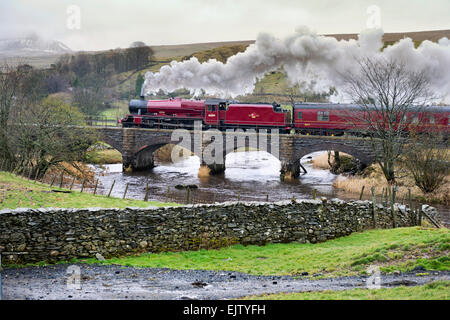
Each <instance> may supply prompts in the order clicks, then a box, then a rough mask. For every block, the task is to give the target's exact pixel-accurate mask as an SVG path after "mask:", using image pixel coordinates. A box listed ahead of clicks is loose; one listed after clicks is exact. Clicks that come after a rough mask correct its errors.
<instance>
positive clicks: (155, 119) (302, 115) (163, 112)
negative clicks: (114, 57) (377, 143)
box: [120, 98, 450, 135]
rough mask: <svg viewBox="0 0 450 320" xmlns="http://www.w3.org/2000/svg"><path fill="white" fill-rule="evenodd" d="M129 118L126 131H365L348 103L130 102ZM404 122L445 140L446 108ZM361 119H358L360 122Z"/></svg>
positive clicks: (418, 113)
mask: <svg viewBox="0 0 450 320" xmlns="http://www.w3.org/2000/svg"><path fill="white" fill-rule="evenodd" d="M129 111H130V114H129V115H127V116H126V117H125V118H123V119H121V120H120V123H121V124H122V126H123V127H125V128H130V127H141V128H160V129H176V128H186V129H192V128H194V122H195V121H201V122H202V125H203V128H204V129H209V128H216V129H219V130H226V129H236V128H239V129H244V130H246V129H256V130H257V131H258V130H260V129H279V131H280V133H289V132H293V131H295V132H296V133H302V134H314V135H342V134H344V133H345V132H348V131H357V130H362V129H365V128H366V126H367V125H366V122H365V121H359V120H357V119H358V117H353V119H356V120H354V121H349V118H351V116H355V115H358V114H360V113H361V112H362V111H361V108H360V107H359V106H357V105H352V104H333V103H295V104H294V106H293V108H292V109H290V110H288V109H285V108H282V107H281V106H280V105H279V104H276V103H272V104H268V103H241V102H238V101H234V100H226V99H207V100H186V99H181V98H175V99H169V100H148V101H147V100H144V99H140V100H138V99H135V100H131V101H130V104H129ZM405 116H406V117H409V118H408V119H407V120H408V121H407V122H408V123H411V124H414V123H417V128H416V129H418V130H419V131H420V130H424V129H425V128H427V127H430V126H431V127H433V128H434V129H437V130H439V131H441V132H444V133H445V134H446V135H448V133H449V131H450V126H449V120H450V106H433V107H428V108H426V111H425V112H423V111H420V110H419V109H417V110H414V109H412V110H411V111H410V112H409V113H408V114H406V115H405ZM360 119H362V117H360Z"/></svg>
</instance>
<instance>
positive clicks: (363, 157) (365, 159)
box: [295, 143, 375, 166]
mask: <svg viewBox="0 0 450 320" xmlns="http://www.w3.org/2000/svg"><path fill="white" fill-rule="evenodd" d="M329 150H331V151H338V152H342V153H346V154H349V155H351V156H352V157H353V158H355V159H357V160H359V161H360V162H361V163H362V164H363V165H364V166H369V165H371V164H372V163H374V162H375V158H374V157H372V156H371V155H369V154H366V153H364V152H362V150H361V149H360V148H355V147H354V146H351V145H346V144H342V143H334V144H333V143H327V144H324V143H318V144H315V145H313V146H308V147H307V148H302V149H300V150H298V151H297V152H296V154H295V162H299V161H300V160H301V159H302V158H303V157H304V156H306V155H308V154H310V153H313V152H318V151H329Z"/></svg>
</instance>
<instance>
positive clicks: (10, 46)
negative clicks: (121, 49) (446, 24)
mask: <svg viewBox="0 0 450 320" xmlns="http://www.w3.org/2000/svg"><path fill="white" fill-rule="evenodd" d="M327 36H332V37H335V38H336V39H338V40H341V39H344V40H348V39H357V37H358V34H356V33H353V34H328V35H327ZM405 37H410V38H412V39H413V40H414V42H415V43H416V44H417V45H418V44H420V42H422V41H424V40H430V41H437V40H439V39H441V38H443V37H447V38H449V39H450V30H435V31H420V32H396V33H385V34H384V37H383V40H384V41H385V44H386V45H387V44H392V43H394V42H396V41H398V40H400V39H403V38H405ZM254 42H255V41H254V40H246V41H225V42H207V43H191V44H180V45H159V46H151V48H152V49H153V51H154V53H155V58H156V59H157V60H171V59H175V58H183V57H189V56H197V57H199V58H200V59H201V60H203V59H202V58H204V57H208V56H210V55H211V56H212V57H215V56H216V53H215V52H214V49H215V48H219V47H234V48H238V47H239V48H240V49H239V51H242V49H244V50H245V48H246V47H247V46H248V45H250V44H252V43H254ZM234 48H233V49H234ZM205 51H209V52H205ZM233 51H234V50H228V52H230V53H231V52H233ZM70 52H72V50H70V48H68V47H67V46H66V45H64V44H63V43H61V42H59V41H50V42H46V41H42V40H39V39H37V40H36V39H30V38H24V39H12V40H11V39H9V40H0V60H1V58H2V57H8V58H11V57H14V59H15V60H17V61H19V62H21V63H29V64H31V65H33V66H35V67H38V68H48V67H50V65H51V64H52V63H55V62H56V61H57V60H58V58H59V56H61V55H62V54H66V53H70ZM101 52H106V51H96V52H87V53H90V54H96V53H101ZM202 52H204V53H202ZM218 58H219V60H224V58H226V57H223V56H222V57H219V56H218ZM225 60H226V59H225Z"/></svg>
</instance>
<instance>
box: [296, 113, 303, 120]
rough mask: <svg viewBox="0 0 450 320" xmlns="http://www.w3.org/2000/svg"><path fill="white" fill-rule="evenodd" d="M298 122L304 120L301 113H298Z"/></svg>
mask: <svg viewBox="0 0 450 320" xmlns="http://www.w3.org/2000/svg"><path fill="white" fill-rule="evenodd" d="M297 120H302V113H301V112H300V111H299V112H297Z"/></svg>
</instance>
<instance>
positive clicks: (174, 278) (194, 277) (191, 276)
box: [3, 264, 450, 300]
mask: <svg viewBox="0 0 450 320" xmlns="http://www.w3.org/2000/svg"><path fill="white" fill-rule="evenodd" d="M72 266H75V268H77V267H79V270H80V271H81V275H80V279H81V281H80V286H81V288H80V289H77V288H68V287H67V280H68V277H69V276H70V274H68V273H67V268H68V267H69V265H54V266H46V267H29V268H22V269H5V270H4V271H3V299H58V300H63V299H89V300H96V299H102V300H103V299H158V300H174V299H175V300H177V299H202V300H203V299H233V298H239V297H243V296H248V295H257V294H263V293H277V292H301V291H321V290H346V289H352V288H365V287H366V280H367V277H342V278H333V279H319V280H310V279H306V277H299V278H298V277H297V278H293V277H289V276H252V275H248V274H244V273H239V272H228V271H205V270H170V269H154V268H132V267H122V266H102V265H86V264H77V265H72ZM417 272H420V273H423V272H424V271H423V270H418V271H417ZM435 280H450V272H448V271H447V272H434V271H433V272H429V275H425V276H423V275H420V276H418V275H416V273H408V274H400V275H382V276H381V285H382V286H383V287H389V286H397V285H421V284H425V283H429V282H431V281H435Z"/></svg>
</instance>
